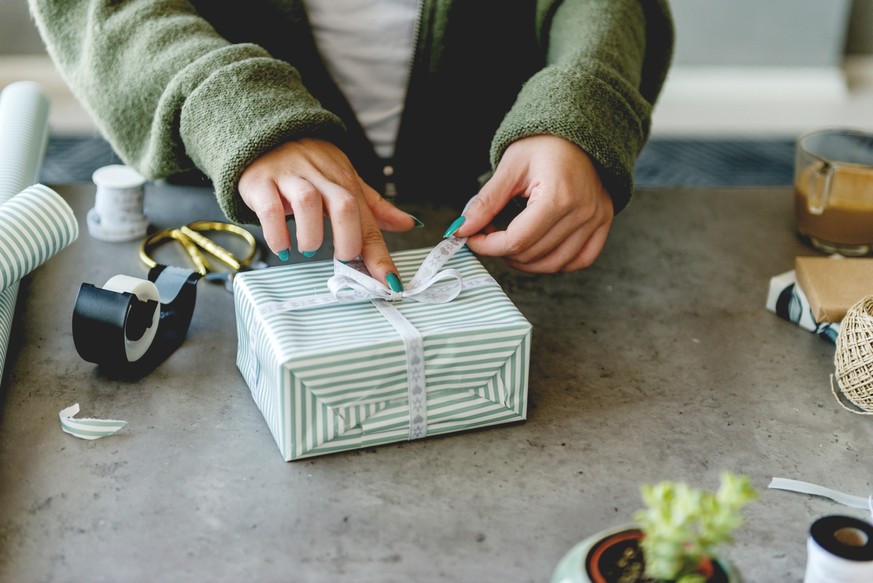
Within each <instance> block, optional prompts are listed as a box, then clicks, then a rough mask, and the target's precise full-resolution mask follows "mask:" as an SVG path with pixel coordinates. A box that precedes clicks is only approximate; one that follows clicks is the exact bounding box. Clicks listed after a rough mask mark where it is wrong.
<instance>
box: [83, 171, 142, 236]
mask: <svg viewBox="0 0 873 583" xmlns="http://www.w3.org/2000/svg"><path fill="white" fill-rule="evenodd" d="M92 180H93V181H94V184H95V185H96V186H97V191H96V193H95V196H94V208H92V209H91V210H90V211H88V232H89V233H90V234H91V236H92V237H94V238H95V239H99V240H101V241H110V242H121V241H133V240H134V239H139V238H141V237H144V236H145V234H146V232H147V231H148V226H149V219H148V217H147V216H146V214H145V210H144V209H145V188H144V186H145V182H146V181H145V178H143V177H142V176H140V175H139V173H138V172H137V171H136V170H134V169H133V168H130V167H129V166H124V165H122V164H112V165H109V166H104V167H102V168H98V169H97V170H96V171H95V172H94V174H93V175H92Z"/></svg>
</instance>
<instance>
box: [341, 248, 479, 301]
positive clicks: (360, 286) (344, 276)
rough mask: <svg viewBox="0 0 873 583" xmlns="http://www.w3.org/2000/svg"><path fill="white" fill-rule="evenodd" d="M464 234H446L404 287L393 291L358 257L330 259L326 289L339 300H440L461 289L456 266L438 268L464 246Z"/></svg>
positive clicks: (461, 280)
mask: <svg viewBox="0 0 873 583" xmlns="http://www.w3.org/2000/svg"><path fill="white" fill-rule="evenodd" d="M466 241H467V239H466V238H458V237H449V238H448V239H444V240H443V241H442V242H441V243H440V244H439V245H437V246H436V247H434V248H433V249H432V250H431V252H430V253H428V255H427V257H425V259H424V261H422V263H421V265H420V266H419V268H418V271H416V273H415V275H414V276H412V279H411V280H409V283H408V285H407V286H406V289H405V290H403V291H401V292H395V291H393V290H391V289H389V288H388V287H387V286H385V284H383V283H382V282H380V281H377V280H376V279H374V278H373V277H371V276H370V274H369V273H368V272H367V270H366V268H365V267H364V265H363V263H362V262H360V261H357V262H352V263H343V262H342V261H337V260H334V262H333V271H334V275H333V277H331V278H330V279H328V280H327V287H328V289H329V290H330V293H331V294H332V295H333V297H334V298H335V299H336V301H337V302H340V303H344V304H345V303H354V302H364V301H369V300H385V301H388V302H399V301H401V300H413V301H416V302H420V303H423V304H444V303H447V302H450V301H452V300H453V299H455V298H456V297H458V294H460V293H461V291H462V290H463V277H462V276H461V272H459V271H458V270H457V269H442V267H443V265H445V263H446V262H447V261H448V260H449V259H451V258H452V256H453V255H454V254H455V253H456V252H457V251H458V249H460V248H461V247H463V246H464V243H466Z"/></svg>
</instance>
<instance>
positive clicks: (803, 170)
mask: <svg viewBox="0 0 873 583" xmlns="http://www.w3.org/2000/svg"><path fill="white" fill-rule="evenodd" d="M794 209H795V218H796V222H797V231H798V233H799V234H800V236H801V237H802V238H803V239H804V240H806V241H808V242H809V243H810V244H811V245H812V246H813V247H815V248H816V249H819V250H820V251H824V252H825V253H839V254H841V255H846V256H862V255H869V254H870V253H873V134H870V133H865V132H861V131H856V130H851V129H841V128H834V129H823V130H817V131H814V132H810V133H807V134H804V135H803V136H801V137H800V138H799V139H798V140H797V152H796V159H795V165H794Z"/></svg>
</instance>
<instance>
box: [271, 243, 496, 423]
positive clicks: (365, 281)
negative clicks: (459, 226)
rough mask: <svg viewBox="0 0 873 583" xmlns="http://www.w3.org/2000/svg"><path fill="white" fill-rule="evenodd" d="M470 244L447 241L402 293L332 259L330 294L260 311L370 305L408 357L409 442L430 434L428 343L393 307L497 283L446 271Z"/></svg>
mask: <svg viewBox="0 0 873 583" xmlns="http://www.w3.org/2000/svg"><path fill="white" fill-rule="evenodd" d="M466 242H467V239H466V238H465V237H449V238H447V239H443V241H441V242H440V243H439V244H438V245H437V246H436V247H434V248H433V249H432V250H431V252H430V253H428V255H427V257H425V259H424V261H422V263H421V265H420V266H419V268H418V271H416V273H415V275H414V276H413V277H412V279H411V280H409V282H408V284H407V285H406V286H405V289H404V291H402V292H395V291H393V290H391V289H389V288H387V287H386V286H385V285H384V284H383V283H382V282H380V281H378V280H376V279H373V278H372V277H370V275H369V274H368V273H367V272H366V269H365V268H364V265H363V262H361V261H353V262H350V263H348V264H346V263H343V262H341V261H336V260H334V275H333V277H331V278H330V279H328V281H327V287H328V289H329V290H330V293H329V294H319V295H315V296H310V297H307V298H300V299H294V300H287V301H284V302H271V303H268V304H264V305H262V306H260V307H259V308H258V312H259V314H260V315H261V316H266V315H268V314H272V313H274V312H284V311H290V310H304V309H308V308H313V307H316V306H324V305H328V304H336V303H341V304H350V303H358V302H371V303H372V304H373V305H374V306H375V307H376V309H377V310H379V313H380V314H382V316H384V317H385V319H386V320H388V322H389V323H390V324H391V325H392V326H393V327H394V329H395V330H397V333H398V334H399V335H400V338H401V340H402V341H403V348H404V351H405V352H406V376H407V383H408V387H407V395H408V399H409V439H419V438H422V437H425V436H426V435H427V380H426V378H425V362H424V341H423V339H422V336H421V333H420V332H419V331H418V330H417V329H416V328H415V326H413V325H412V323H411V322H410V321H409V320H407V319H406V317H405V316H404V315H403V314H402V313H401V312H400V310H398V309H397V308H396V307H395V306H394V305H393V303H394V302H400V301H404V300H410V301H415V302H420V303H425V304H444V303H447V302H451V301H452V300H454V299H455V298H456V297H458V295H459V294H460V293H461V292H462V291H464V290H466V289H471V288H475V287H481V286H483V285H489V284H495V283H496V282H495V281H494V278H492V277H490V276H488V277H477V278H473V279H467V280H465V279H464V278H463V276H462V275H461V273H460V272H459V271H458V270H457V269H442V267H443V265H445V263H446V262H447V261H448V260H449V259H451V258H452V256H454V254H455V253H457V252H458V250H459V249H461V248H462V247H463V246H464V244H465V243H466Z"/></svg>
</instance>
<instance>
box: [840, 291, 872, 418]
mask: <svg viewBox="0 0 873 583" xmlns="http://www.w3.org/2000/svg"><path fill="white" fill-rule="evenodd" d="M834 364H835V365H836V373H835V376H836V379H837V385H838V386H839V387H840V390H841V391H842V393H843V396H844V397H845V398H846V399H848V400H849V401H850V402H851V403H852V404H854V405H855V406H856V407H858V408H859V409H861V411H855V413H864V414H873V295H869V296H867V297H865V298H863V299H862V300H861V301H859V302H858V303H856V304H855V305H854V306H852V307H851V308H849V310H848V311H847V312H846V316H845V318H843V321H842V323H841V324H840V333H839V334H838V335H837V351H836V354H835V355H834ZM849 410H850V411H852V409H849Z"/></svg>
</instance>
